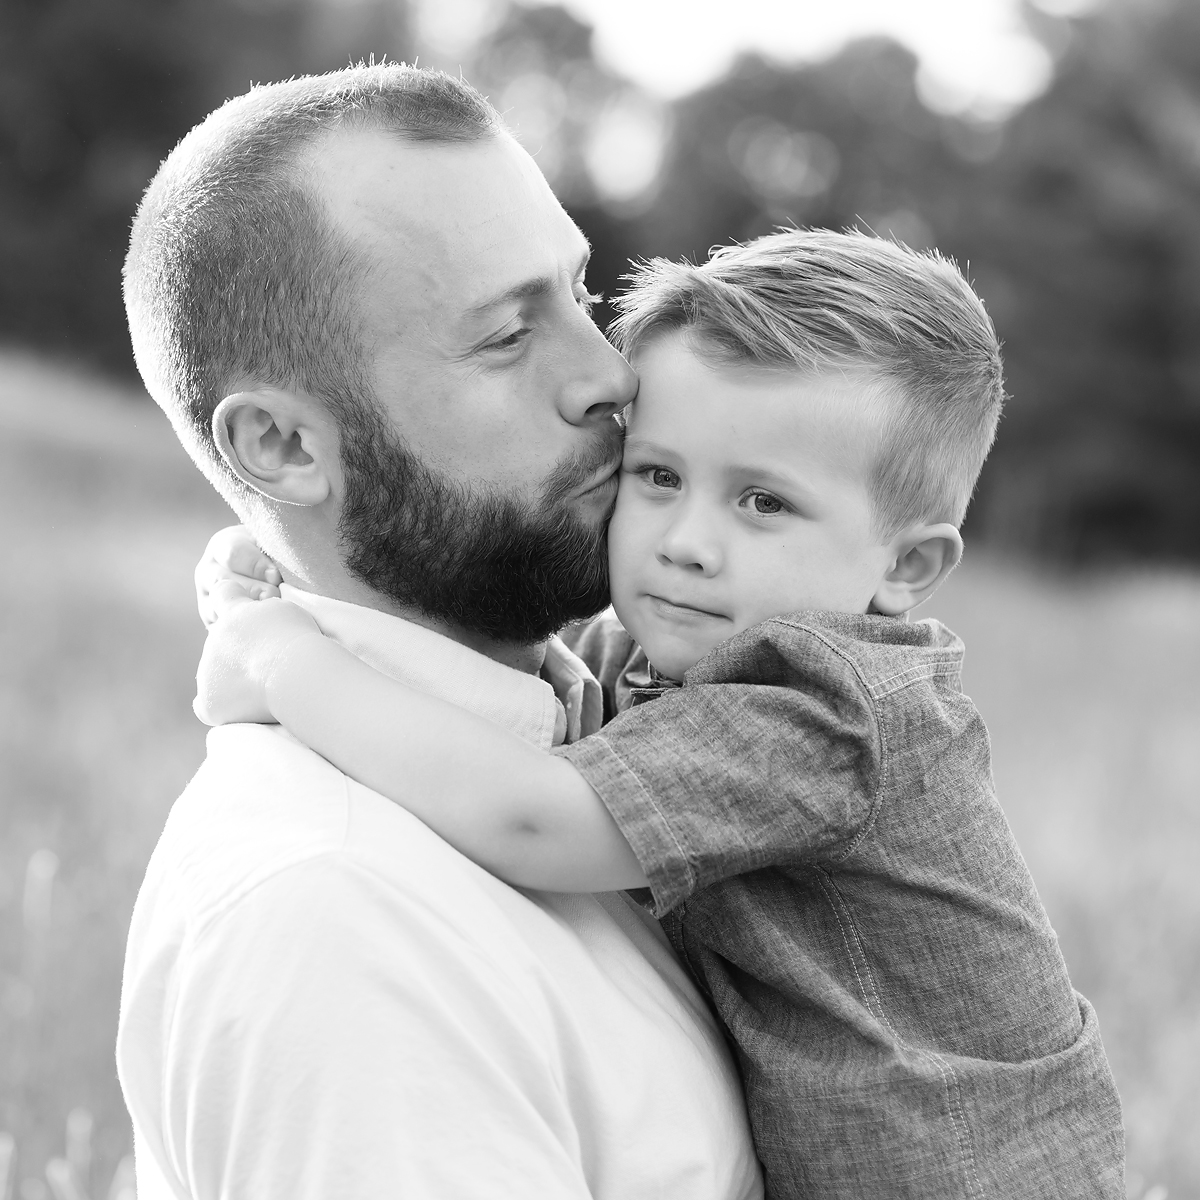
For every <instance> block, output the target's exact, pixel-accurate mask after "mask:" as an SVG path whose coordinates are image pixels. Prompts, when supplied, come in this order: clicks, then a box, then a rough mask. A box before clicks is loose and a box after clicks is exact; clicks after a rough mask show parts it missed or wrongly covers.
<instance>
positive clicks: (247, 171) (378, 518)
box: [117, 66, 761, 1200]
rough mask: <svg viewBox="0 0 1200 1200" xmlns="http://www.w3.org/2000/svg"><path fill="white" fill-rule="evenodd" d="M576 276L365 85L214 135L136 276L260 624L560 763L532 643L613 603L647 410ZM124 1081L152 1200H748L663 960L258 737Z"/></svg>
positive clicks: (187, 144) (547, 210) (178, 869)
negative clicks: (636, 423) (636, 433)
mask: <svg viewBox="0 0 1200 1200" xmlns="http://www.w3.org/2000/svg"><path fill="white" fill-rule="evenodd" d="M586 263H587V244H586V242H585V240H584V238H583V237H582V235H581V234H580V232H579V230H578V229H577V228H576V227H575V226H574V224H573V223H572V222H571V221H570V219H569V218H568V217H567V215H566V214H565V212H564V211H563V210H562V208H561V207H560V206H559V204H558V202H557V201H556V200H555V198H554V197H553V195H552V193H551V192H550V190H549V188H548V187H547V186H546V183H545V181H544V179H543V178H542V176H541V174H540V173H539V172H538V170H537V167H536V166H535V164H534V163H533V161H532V160H531V159H530V158H529V157H528V155H526V154H525V153H524V152H523V151H522V150H521V149H520V148H519V147H518V146H517V144H516V143H515V142H514V141H513V140H512V138H511V137H510V136H509V135H508V134H507V133H506V132H505V131H504V130H503V128H502V126H501V125H500V122H499V119H498V117H497V116H496V114H495V112H494V110H492V109H491V107H490V106H489V105H487V103H486V102H485V101H483V100H482V98H480V97H479V96H478V95H477V94H476V93H474V92H473V91H472V90H471V89H470V88H469V87H467V86H466V85H465V84H463V83H461V82H459V81H456V80H454V79H451V78H449V77H447V76H443V75H439V74H436V73H432V72H423V71H418V70H415V69H413V68H407V67H402V66H386V67H370V68H367V67H359V68H355V69H351V70H348V71H343V72H339V73H337V74H334V75H330V76H324V77H320V78H308V79H300V80H294V81H291V82H289V83H285V84H278V85H272V86H270V87H264V88H260V89H257V90H255V91H253V92H251V93H250V94H249V95H248V96H243V97H240V98H238V99H236V100H234V101H232V102H231V103H230V104H228V105H226V106H225V107H224V108H223V109H221V110H220V111H218V112H217V113H215V114H213V116H211V117H210V118H209V119H208V120H207V121H206V122H204V123H203V124H202V125H201V126H199V127H198V128H197V129H196V130H194V131H193V132H192V133H191V134H190V135H189V136H188V137H187V138H186V139H185V140H184V141H183V142H182V143H181V144H180V146H179V147H178V148H177V149H176V150H175V151H174V153H173V154H172V155H171V156H170V157H169V158H168V160H167V161H166V163H165V164H164V165H163V168H162V169H161V171H160V172H159V174H158V176H157V177H156V178H155V180H154V181H153V182H152V184H151V185H150V188H149V189H148V191H147V194H146V197H145V200H144V202H143V205H142V208H141V211H140V212H139V214H138V218H137V221H136V222H135V226H134V231H133V237H132V241H131V247H130V252H129V258H128V261H127V264H126V299H127V308H128V312H129V320H130V327H131V331H132V336H133V343H134V349H135V353H136V356H137V361H138V366H139V369H140V370H141V372H142V375H143V378H144V379H145V380H146V384H147V387H148V388H149V390H150V392H151V394H152V395H153V396H154V397H155V399H156V400H157V401H158V402H159V403H160V404H161V405H162V406H163V408H164V409H165V410H166V411H167V413H168V414H169V415H170V417H171V419H172V421H173V422H174V424H175V427H176V429H177V431H178V432H179V435H180V437H181V440H182V441H183V442H184V444H185V445H186V446H187V448H188V449H189V451H190V452H191V454H192V455H193V457H194V458H195V460H196V462H197V463H198V465H199V466H200V467H201V469H202V470H203V471H204V472H205V473H206V474H207V476H208V477H209V479H210V480H211V481H212V482H213V483H214V485H215V486H217V487H218V489H219V490H220V491H221V492H222V494H223V495H224V496H225V497H226V498H227V499H228V500H229V501H230V503H231V504H232V505H233V507H234V508H235V509H236V510H237V511H238V513H239V514H240V515H241V517H242V519H243V521H244V522H245V523H246V524H247V525H248V526H249V527H250V529H251V530H252V531H253V533H254V535H255V536H256V538H257V539H258V541H259V544H260V545H261V546H263V548H264V549H265V550H266V551H267V552H268V553H270V555H271V556H272V557H273V558H274V559H275V560H276V562H278V563H279V564H280V566H281V568H282V570H283V574H284V581H285V594H287V595H288V596H289V598H290V599H293V600H296V601H297V602H298V603H302V604H304V605H305V607H307V608H308V610H309V611H310V612H312V613H313V615H314V616H315V617H316V619H317V620H318V622H319V623H320V624H321V625H322V627H323V628H324V629H325V631H326V632H327V633H328V634H329V635H330V636H333V637H336V638H338V639H339V640H340V641H342V642H343V643H344V644H346V645H347V646H349V647H350V648H351V649H352V650H354V652H355V653H357V654H359V655H360V656H361V657H362V658H364V659H365V660H366V661H368V662H370V663H372V664H373V665H374V666H376V667H378V668H379V669H382V670H385V671H391V672H393V673H397V672H399V671H401V670H403V672H404V674H405V676H406V677H407V678H409V679H414V678H415V679H419V680H421V681H423V683H424V685H425V686H426V687H427V689H428V690H429V691H431V692H433V693H435V694H437V695H440V696H442V697H443V698H446V699H450V700H453V701H455V702H457V703H460V704H462V705H464V706H466V707H468V708H471V709H473V710H475V711H477V712H480V713H483V714H485V715H487V716H488V717H490V718H491V719H492V720H495V721H497V722H499V723H501V724H504V725H506V726H508V727H509V728H512V729H514V730H516V731H518V732H520V733H521V734H522V735H523V736H525V737H527V738H528V739H529V740H530V741H532V742H534V743H535V744H538V745H540V746H542V747H544V748H547V749H548V748H549V747H550V746H551V745H552V744H555V743H556V742H561V741H562V740H564V739H565V738H569V739H573V738H574V737H578V736H580V735H581V734H582V733H586V732H587V731H588V730H589V729H591V728H594V727H595V725H596V724H597V723H598V720H599V709H600V697H599V695H598V690H597V688H596V684H595V681H594V680H592V679H591V678H590V676H588V674H587V672H586V669H585V668H584V667H583V665H582V664H581V663H580V662H579V660H577V659H575V658H574V657H573V656H572V655H571V654H570V653H569V652H568V651H567V650H566V648H565V647H563V646H562V644H561V643H559V642H557V641H549V642H548V641H547V639H549V638H550V636H551V634H552V633H553V632H554V630H555V629H557V628H558V627H560V626H561V625H562V624H563V623H565V622H566V621H568V620H570V619H573V618H576V617H581V616H585V615H588V614H590V613H592V612H594V611H596V610H597V609H598V608H599V607H601V606H602V605H603V603H604V602H605V564H604V560H603V531H604V522H605V518H606V516H607V514H608V511H609V508H610V506H611V502H612V498H613V496H614V494H615V481H614V480H613V472H614V470H615V468H616V465H617V462H618V458H619V452H620V445H619V431H618V429H617V428H616V426H615V423H614V421H613V416H614V414H615V413H617V412H618V411H619V410H620V409H621V408H622V407H623V406H624V405H625V404H626V403H627V402H628V401H629V400H630V399H631V398H632V396H633V394H634V392H635V388H636V384H635V380H634V377H633V375H632V373H631V372H630V370H629V368H628V366H627V365H626V364H625V363H624V362H623V360H622V359H621V358H620V357H619V356H618V355H617V354H616V353H615V352H614V351H613V350H612V349H611V347H609V346H608V344H607V343H606V342H605V340H604V338H603V336H602V335H601V334H600V333H599V331H598V330H597V329H596V327H595V325H594V324H593V323H592V321H591V320H590V318H589V317H588V315H587V305H588V301H589V298H588V296H587V293H586V291H585V289H584V284H583V277H584V269H585V267H586ZM398 732H399V731H398ZM117 1059H118V1067H119V1073H120V1077H121V1083H122V1086H123V1088H124V1091H125V1096H126V1100H127V1102H128V1105H129V1109H130V1112H131V1114H132V1117H133V1122H134V1129H135V1138H136V1152H137V1166H138V1195H139V1197H140V1200H154V1198H155V1197H165V1196H174V1197H195V1198H207V1197H217V1196H220V1197H230V1198H238V1197H254V1198H255V1200H267V1198H271V1197H280V1198H282V1197H288V1198H289V1200H294V1198H297V1197H307V1196H312V1197H323V1198H324V1197H332V1196H336V1197H359V1196H361V1197H368V1196H369V1197H381V1196H404V1197H430V1198H437V1200H442V1198H458V1197H474V1196H478V1197H486V1198H488V1200H497V1198H500V1200H502V1198H504V1197H514V1198H515V1197H521V1198H523V1200H524V1198H528V1197H538V1198H539V1200H554V1198H557V1197H563V1198H566V1197H571V1198H574V1197H587V1196H593V1197H603V1198H612V1200H618V1198H621V1200H625V1198H629V1197H638V1196H651V1195H653V1196H657V1197H664V1198H675V1197H678V1198H679V1200H685V1198H686V1200H706V1198H708V1197H711V1198H713V1200H718V1198H725V1197H729V1198H739V1197H752V1196H758V1195H760V1194H761V1185H760V1183H759V1176H758V1169H757V1164H756V1163H755V1161H754V1158H753V1153H752V1150H751V1148H750V1141H749V1136H748V1131H747V1128H746V1122H745V1114H744V1110H743V1108H742V1101H741V1096H740V1090H739V1088H738V1084H737V1079H736V1076H735V1074H734V1072H733V1068H732V1066H731V1063H730V1060H729V1057H728V1054H727V1052H726V1050H725V1047H724V1044H723V1041H722V1038H721V1036H720V1034H719V1032H718V1030H717V1029H716V1027H715V1025H714V1024H713V1022H712V1019H711V1017H710V1016H709V1014H708V1011H707V1009H706V1008H705V1006H704V1004H703V1002H702V1001H701V1000H700V998H699V996H698V995H697V993H696V991H695V990H694V988H693V987H692V985H691V983H690V981H689V980H688V978H687V977H686V976H685V974H684V973H683V972H682V970H681V969H680V967H679V965H678V963H677V962H676V961H675V960H674V959H673V958H672V957H671V956H670V954H669V952H668V951H667V949H666V947H665V944H664V943H663V941H662V940H661V938H660V936H659V935H658V931H657V929H656V928H654V927H653V926H652V925H649V924H648V923H647V922H646V920H645V919H644V918H643V917H642V916H641V915H640V914H639V913H638V912H637V911H635V909H634V907H633V906H632V905H630V904H628V903H627V902H626V901H624V900H623V898H621V897H619V896H612V897H607V898H603V899H600V900H597V899H595V898H592V897H583V896H572V897H567V896H558V895H549V894H536V893H524V892H518V891H516V890H513V889H511V888H508V887H507V886H505V885H504V884H502V883H500V882H499V881H497V880H495V879H494V878H492V877H491V876H490V875H488V874H487V873H486V872H484V871H482V870H480V869H478V868H477V867H475V866H474V865H473V864H471V863H470V862H468V861H467V860H466V859H464V858H463V857H461V856H460V855H458V854H457V853H456V852H455V851H454V850H452V849H451V848H450V847H449V846H447V845H446V844H445V843H444V842H442V841H440V839H438V838H436V837H435V836H434V835H433V834H432V833H431V832H430V831H429V830H428V829H427V828H426V827H425V826H423V825H421V824H420V823H419V822H417V821H416V820H414V819H413V818H411V817H409V816H408V815H407V814H406V813H404V812H403V811H402V810H401V809H399V808H397V807H396V806H394V805H391V804H390V803H388V802H386V801H385V800H384V799H383V798H382V797H380V796H378V795H377V794H375V793H373V792H370V791H368V790H367V789H365V788H362V787H361V786H359V785H358V784H356V783H354V782H353V781H352V780H350V779H348V778H347V777H345V776H343V775H341V774H340V773H339V772H338V771H336V770H335V769H334V768H333V767H332V766H331V765H329V764H328V763H326V762H324V760H322V759H320V758H318V757H317V756H316V755H314V754H313V753H312V752H311V751H309V750H307V749H306V748H304V747H302V746H300V745H298V744H297V743H295V742H294V741H292V740H291V739H289V738H288V737H287V736H286V735H285V734H283V733H282V732H281V731H280V730H278V729H277V728H272V727H265V726H229V727H226V728H223V729H218V730H214V731H213V733H212V734H210V737H209V743H208V756H207V759H206V761H205V763H204V765H203V766H202V767H201V769H200V771H199V773H198V774H197V776H196V778H195V779H194V780H193V781H192V783H191V785H190V786H189V787H188V789H187V791H186V792H185V793H184V795H183V796H182V797H181V799H180V801H179V802H178V803H177V804H176V806H175V808H174V809H173V811H172V814H171V817H170V819H169V821H168V823H167V827H166V829H165V830H164V833H163V837H162V839H161V841H160V843H159V846H158V848H157V849H156V851H155V854H154V857H153V859H152V861H151V863H150V866H149V868H148V871H147V875H146V881H145V883H144V885H143V888H142V891H141V894H140V895H139V898H138V903H137V907H136V909H135V912H134V917H133V923H132V926H131V930H130V940H129V948H128V954H127V959H126V970H125V980H124V988H123V997H122V1011H121V1023H120V1029H119V1034H118V1046H117Z"/></svg>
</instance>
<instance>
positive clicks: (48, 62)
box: [0, 0, 408, 370]
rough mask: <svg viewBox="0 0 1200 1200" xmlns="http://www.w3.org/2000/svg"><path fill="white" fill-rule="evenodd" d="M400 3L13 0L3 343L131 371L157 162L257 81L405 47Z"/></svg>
mask: <svg viewBox="0 0 1200 1200" xmlns="http://www.w3.org/2000/svg"><path fill="white" fill-rule="evenodd" d="M406 15H407V10H406V8H405V6H404V5H403V4H402V3H395V2H394V0H337V2H336V3H333V2H332V0H326V2H324V3H322V2H320V0H4V3H3V4H0V336H2V337H4V338H6V339H9V340H23V341H29V342H33V343H35V344H40V345H43V346H48V347H55V348H59V349H63V350H66V351H68V352H70V353H72V354H74V355H78V356H80V357H87V358H93V359H97V360H99V361H101V362H104V363H106V364H107V365H110V366H114V367H117V368H121V369H125V370H128V369H130V367H131V364H130V358H129V352H128V348H127V339H126V336H125V330H124V312H123V309H122V307H121V302H120V266H121V262H122V260H123V258H124V252H125V243H126V239H127V237H128V231H129V222H130V219H131V218H132V215H133V212H134V210H135V208H136V206H137V202H138V199H139V197H140V195H141V191H142V189H143V187H144V186H145V184H146V182H147V181H148V180H149V178H150V176H151V175H152V174H153V172H154V170H155V169H156V167H157V165H158V163H159V162H160V161H161V159H162V158H163V157H164V156H165V155H166V153H167V152H168V151H169V150H170V149H171V147H172V146H173V145H174V144H175V142H176V141H178V139H179V138H180V137H181V136H182V135H183V134H184V133H186V132H187V130H188V129H189V128H190V127H191V126H192V125H194V124H195V123H196V122H197V121H198V120H200V119H201V118H202V117H203V116H204V115H205V114H206V113H207V112H208V111H210V110H211V109H213V108H215V107H216V106H217V105H218V104H220V103H221V102H222V101H223V100H225V99H226V98H227V97H228V96H231V95H235V94H237V93H239V92H243V91H245V90H246V88H247V87H248V86H249V85H250V83H251V82H252V81H253V82H258V81H264V80H271V79H279V78H286V77H287V76H289V75H293V74H296V73H299V72H303V71H307V70H324V69H328V68H330V67H338V66H342V65H344V64H345V63H346V62H347V61H348V59H349V58H351V57H356V56H359V55H365V54H369V53H375V54H376V55H381V54H385V53H386V54H389V55H390V56H392V57H401V56H403V55H404V54H405V53H406V51H407V49H408V36H407V19H406Z"/></svg>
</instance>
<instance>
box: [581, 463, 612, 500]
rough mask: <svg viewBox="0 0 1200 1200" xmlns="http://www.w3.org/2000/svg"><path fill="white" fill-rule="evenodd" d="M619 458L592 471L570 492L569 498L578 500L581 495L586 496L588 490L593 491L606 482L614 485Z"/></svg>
mask: <svg viewBox="0 0 1200 1200" xmlns="http://www.w3.org/2000/svg"><path fill="white" fill-rule="evenodd" d="M620 466H621V460H620V458H618V459H616V461H615V462H611V463H608V464H607V465H606V466H604V467H602V468H601V469H600V470H599V471H595V472H593V473H592V474H591V475H589V476H588V477H587V479H585V480H584V481H583V483H581V484H580V485H579V486H578V487H576V488H574V489H573V490H572V492H571V495H570V498H571V499H572V500H578V499H579V498H580V497H582V496H586V495H587V494H588V493H589V492H594V491H596V490H597V488H602V487H604V486H605V485H607V484H610V483H611V484H612V485H613V486H614V487H615V486H616V482H617V471H618V470H619V469H620Z"/></svg>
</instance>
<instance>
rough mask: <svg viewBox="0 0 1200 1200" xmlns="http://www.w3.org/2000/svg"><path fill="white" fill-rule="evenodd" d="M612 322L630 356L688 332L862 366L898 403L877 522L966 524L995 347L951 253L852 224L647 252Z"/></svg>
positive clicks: (790, 360) (759, 361)
mask: <svg viewBox="0 0 1200 1200" xmlns="http://www.w3.org/2000/svg"><path fill="white" fill-rule="evenodd" d="M625 278H626V279H627V280H628V281H629V287H628V289H627V290H626V292H625V293H624V294H623V295H622V296H621V297H620V298H619V299H618V300H617V301H616V308H617V310H618V316H617V318H616V319H615V320H614V321H613V323H612V324H611V325H610V327H609V333H610V335H611V336H612V338H613V340H614V342H615V343H616V345H617V346H618V347H619V348H620V349H621V350H622V351H623V352H624V353H625V354H626V355H630V354H632V353H633V351H635V350H636V349H637V348H638V347H639V346H641V345H643V344H645V343H646V342H647V341H648V340H649V339H651V338H653V337H655V336H656V335H658V334H660V333H663V332H667V331H669V330H674V329H683V330H687V331H689V333H693V334H694V336H693V337H692V338H691V339H690V340H691V343H692V345H693V346H694V348H695V349H696V352H697V353H698V354H700V355H701V356H702V357H705V358H708V359H709V360H710V361H714V362H717V363H752V364H756V365H760V366H763V367H765V368H772V369H788V370H799V371H802V372H805V373H817V372H824V371H828V370H839V369H847V368H860V369H861V368H865V369H867V370H868V371H869V372H871V373H873V374H875V375H876V376H877V377H879V378H880V379H881V380H882V381H884V382H885V385H886V384H888V383H890V384H891V385H892V387H891V388H889V389H888V390H889V391H894V393H895V396H896V398H897V400H898V402H897V403H895V404H893V405H891V406H890V409H889V411H888V413H887V416H886V417H885V428H884V429H883V431H882V434H883V437H882V443H881V447H880V450H879V452H878V454H877V457H876V461H875V464H874V467H873V470H872V474H871V479H870V481H869V488H870V497H871V507H872V515H873V519H874V523H875V527H876V529H877V531H878V532H879V533H880V535H881V536H883V537H892V536H894V535H895V534H896V533H899V532H900V531H901V530H903V529H906V528H908V527H909V526H910V525H913V524H916V523H919V522H925V521H949V522H951V523H952V524H954V525H956V526H957V525H959V524H961V522H962V519H963V516H964V515H965V513H966V509H967V505H968V503H969V502H970V499H971V493H972V491H973V490H974V487H975V482H976V480H977V479H978V477H979V472H980V469H981V468H982V466H983V461H984V459H985V458H986V457H987V453H988V450H989V449H990V448H991V445H992V442H993V440H994V439H995V435H996V424H997V422H998V421H999V419H1000V410H1001V407H1002V406H1003V402H1004V382H1003V370H1002V366H1001V361H1000V344H999V342H998V340H997V338H996V331H995V329H994V327H993V325H992V322H991V319H990V318H989V317H988V315H987V313H986V311H985V310H984V307H983V303H982V301H981V300H980V299H979V297H978V296H977V295H976V294H975V293H974V292H973V291H972V290H971V287H970V285H969V284H968V283H967V281H966V279H965V278H964V277H963V275H962V273H961V272H960V271H959V270H958V268H957V267H956V266H955V265H954V263H953V262H952V261H950V260H949V259H948V258H945V257H944V256H943V255H941V254H938V253H937V252H936V251H925V252H916V251H914V250H910V249H909V248H908V247H906V246H903V245H900V244H898V243H896V242H893V241H887V240H885V239H883V238H878V237H873V236H869V235H867V234H863V233H859V232H856V231H850V232H845V233H835V232H833V231H831V230H823V229H813V230H799V229H794V230H786V231H783V232H779V233H774V234H768V235H766V236H765V237H761V238H758V239H756V240H755V241H751V242H747V243H745V244H742V245H733V246H722V247H720V248H718V249H715V250H713V251H712V252H711V254H710V257H709V259H708V261H707V262H704V263H702V264H701V265H699V266H696V265H694V264H692V263H688V262H670V261H668V260H666V259H661V258H656V259H652V260H650V261H649V262H644V263H641V264H638V265H637V266H635V267H634V269H633V271H632V273H631V274H630V275H627V276H626V277H625Z"/></svg>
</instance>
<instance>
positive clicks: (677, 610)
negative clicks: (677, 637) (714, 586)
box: [646, 592, 729, 621]
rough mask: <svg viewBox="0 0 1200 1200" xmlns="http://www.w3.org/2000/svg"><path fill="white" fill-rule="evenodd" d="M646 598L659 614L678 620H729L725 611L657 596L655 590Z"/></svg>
mask: <svg viewBox="0 0 1200 1200" xmlns="http://www.w3.org/2000/svg"><path fill="white" fill-rule="evenodd" d="M646 599H647V600H649V601H650V604H651V607H653V609H654V610H655V611H656V612H657V613H658V614H659V616H662V617H667V618H669V619H671V620H676V621H728V620H729V618H728V617H727V616H726V615H725V614H724V613H719V612H713V611H712V609H708V608H698V607H697V606H696V605H694V604H684V603H683V602H682V601H679V600H668V599H667V598H666V597H665V596H656V595H655V594H654V593H653V592H647V593H646Z"/></svg>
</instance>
